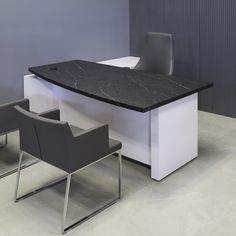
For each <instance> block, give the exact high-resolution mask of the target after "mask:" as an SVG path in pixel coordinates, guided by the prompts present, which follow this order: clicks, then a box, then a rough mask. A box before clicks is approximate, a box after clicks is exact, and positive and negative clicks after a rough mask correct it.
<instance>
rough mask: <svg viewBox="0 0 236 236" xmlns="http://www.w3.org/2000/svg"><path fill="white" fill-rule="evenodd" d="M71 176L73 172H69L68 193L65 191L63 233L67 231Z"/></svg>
mask: <svg viewBox="0 0 236 236" xmlns="http://www.w3.org/2000/svg"><path fill="white" fill-rule="evenodd" d="M71 176H72V174H68V176H67V183H66V193H65V200H64V208H63V215H62V225H61V227H62V228H61V230H62V234H64V233H65V225H66V215H67V210H68V201H69V193H70V183H71Z"/></svg>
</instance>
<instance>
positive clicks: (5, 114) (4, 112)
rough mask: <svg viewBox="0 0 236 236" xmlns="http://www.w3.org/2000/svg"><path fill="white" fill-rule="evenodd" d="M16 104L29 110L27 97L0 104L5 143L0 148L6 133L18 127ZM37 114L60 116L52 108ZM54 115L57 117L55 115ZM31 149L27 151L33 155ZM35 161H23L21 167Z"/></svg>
mask: <svg viewBox="0 0 236 236" xmlns="http://www.w3.org/2000/svg"><path fill="white" fill-rule="evenodd" d="M16 105H18V106H20V107H22V108H23V109H25V110H27V111H29V107H30V101H29V99H20V100H17V101H13V102H10V103H6V104H3V105H0V135H1V136H2V135H5V144H4V145H2V146H1V147H0V148H4V147H6V145H7V140H8V138H7V135H8V133H10V132H14V131H16V130H18V129H19V126H18V122H17V120H16V110H15V108H14V106H16ZM38 115H40V116H44V117H49V118H53V117H54V118H55V119H60V116H59V117H58V112H57V111H54V110H51V111H48V112H45V113H41V114H38ZM55 115H56V116H57V117H55ZM32 151H33V152H31V151H30V152H28V153H29V154H31V155H34V154H35V150H32ZM34 156H35V155H34ZM37 162H38V161H34V162H28V163H25V164H24V165H23V166H22V168H26V167H29V166H31V165H33V164H35V163H37ZM16 171H17V168H13V169H12V170H10V171H8V172H6V173H2V174H0V178H3V177H5V176H8V175H10V174H12V173H14V172H16Z"/></svg>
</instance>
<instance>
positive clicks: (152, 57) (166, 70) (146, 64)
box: [134, 32, 174, 75]
mask: <svg viewBox="0 0 236 236" xmlns="http://www.w3.org/2000/svg"><path fill="white" fill-rule="evenodd" d="M146 40H147V42H146V45H145V48H144V51H143V54H142V55H141V58H140V60H139V62H138V63H137V65H136V66H135V67H134V69H135V70H140V71H145V72H152V73H157V74H161V75H172V74H173V69H174V56H173V39H172V35H171V34H166V33H158V32H149V33H148V34H147V39H146Z"/></svg>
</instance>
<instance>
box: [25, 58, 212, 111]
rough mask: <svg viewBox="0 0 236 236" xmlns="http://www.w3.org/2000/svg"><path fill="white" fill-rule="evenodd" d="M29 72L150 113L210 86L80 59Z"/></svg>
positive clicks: (79, 91)
mask: <svg viewBox="0 0 236 236" xmlns="http://www.w3.org/2000/svg"><path fill="white" fill-rule="evenodd" d="M29 71H30V72H32V73H33V74H35V75H36V76H38V77H40V78H42V79H44V80H46V81H48V82H50V83H53V84H55V85H58V86H61V87H63V88H65V89H68V90H71V91H73V92H76V93H79V94H82V95H85V96H88V97H91V98H94V99H97V100H100V101H103V102H106V103H110V104H113V105H116V106H120V107H124V108H127V109H130V110H134V111H138V112H147V111H150V110H153V109H155V108H158V107H160V106H163V105H166V104H168V103H171V102H173V101H176V100H178V99H181V98H184V97H187V96H189V95H192V94H194V93H198V92H200V91H202V90H204V89H207V88H210V87H212V86H213V84H212V83H210V82H204V81H199V80H193V79H189V78H182V77H176V76H162V75H158V74H152V73H144V72H140V71H135V70H131V69H129V68H120V67H115V66H108V65H102V64H98V63H94V62H87V61H81V60H74V61H68V62H62V63H57V64H50V65H43V66H37V67H31V68H29Z"/></svg>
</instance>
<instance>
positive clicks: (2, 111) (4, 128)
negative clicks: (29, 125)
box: [0, 99, 29, 134]
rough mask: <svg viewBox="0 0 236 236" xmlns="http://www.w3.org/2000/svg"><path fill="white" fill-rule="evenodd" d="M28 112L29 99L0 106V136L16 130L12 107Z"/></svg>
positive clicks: (16, 125) (14, 114)
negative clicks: (18, 107)
mask: <svg viewBox="0 0 236 236" xmlns="http://www.w3.org/2000/svg"><path fill="white" fill-rule="evenodd" d="M16 105H18V106H20V107H22V108H23V109H25V110H27V111H28V110H29V99H21V100H17V101H13V102H10V103H6V104H3V105H0V134H5V133H8V132H11V131H14V130H16V129H18V128H19V127H18V124H17V120H16V112H15V109H14V106H16Z"/></svg>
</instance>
